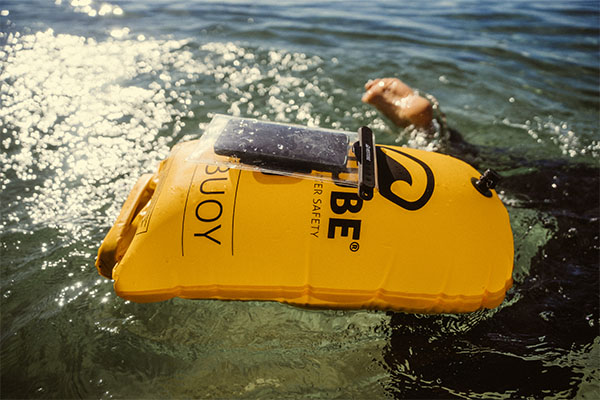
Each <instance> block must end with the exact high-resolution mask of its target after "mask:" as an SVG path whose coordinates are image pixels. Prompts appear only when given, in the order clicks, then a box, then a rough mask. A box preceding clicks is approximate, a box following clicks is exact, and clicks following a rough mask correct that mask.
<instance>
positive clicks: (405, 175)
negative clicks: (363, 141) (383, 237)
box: [377, 146, 435, 211]
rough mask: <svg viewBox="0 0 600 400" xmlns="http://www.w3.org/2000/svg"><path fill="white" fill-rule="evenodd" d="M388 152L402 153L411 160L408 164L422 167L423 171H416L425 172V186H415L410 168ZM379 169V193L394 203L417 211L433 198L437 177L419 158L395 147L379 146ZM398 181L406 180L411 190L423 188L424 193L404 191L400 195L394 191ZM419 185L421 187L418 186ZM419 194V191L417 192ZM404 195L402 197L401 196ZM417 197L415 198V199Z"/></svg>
mask: <svg viewBox="0 0 600 400" xmlns="http://www.w3.org/2000/svg"><path fill="white" fill-rule="evenodd" d="M387 152H393V153H397V154H400V155H401V156H402V157H405V158H407V159H408V160H410V161H409V162H408V163H407V165H410V164H412V165H411V168H412V167H413V166H415V167H417V168H420V169H422V172H421V171H418V172H417V171H416V170H414V172H413V174H415V173H418V174H419V173H420V174H422V173H424V175H425V178H426V182H425V185H424V186H425V187H424V188H422V187H421V186H423V185H415V188H413V175H411V173H410V172H409V170H408V169H407V168H406V167H405V166H404V165H402V164H400V163H399V162H398V161H397V160H396V159H395V158H392V157H391V154H390V155H388V154H387ZM377 171H378V182H379V193H380V194H381V195H382V196H383V197H385V198H386V199H388V200H389V201H391V202H392V203H395V204H397V205H398V206H400V207H402V208H404V209H406V210H409V211H416V210H419V209H420V208H422V207H423V206H425V204H427V202H428V201H429V200H430V199H431V196H432V195H433V189H434V187H435V178H434V176H433V172H432V171H431V168H429V166H428V165H427V164H425V163H424V162H423V161H421V160H419V159H418V158H416V157H414V156H412V155H410V154H408V153H405V152H403V151H400V150H398V149H395V148H390V147H386V146H377ZM397 182H405V183H406V184H408V186H410V188H409V192H414V191H415V190H419V189H420V190H422V194H421V195H420V196H418V197H417V196H413V193H403V194H402V195H398V194H396V193H394V190H393V186H396V187H397V185H398V184H397ZM395 183H396V185H394V184H395ZM416 186H419V188H416ZM417 195H418V193H417ZM401 196H402V197H401ZM415 197H417V198H416V199H415V200H413V199H414V198H415Z"/></svg>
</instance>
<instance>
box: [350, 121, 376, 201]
mask: <svg viewBox="0 0 600 400" xmlns="http://www.w3.org/2000/svg"><path fill="white" fill-rule="evenodd" d="M352 151H354V155H356V159H357V161H358V196H359V197H360V198H361V199H363V200H371V199H372V198H373V189H375V186H377V180H376V175H375V165H376V160H375V135H374V134H373V131H372V130H371V129H369V128H368V127H366V126H361V127H360V128H359V129H358V142H355V143H354V145H352Z"/></svg>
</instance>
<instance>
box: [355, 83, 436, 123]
mask: <svg viewBox="0 0 600 400" xmlns="http://www.w3.org/2000/svg"><path fill="white" fill-rule="evenodd" d="M365 89H366V92H365V94H364V95H363V97H362V101H363V102H364V103H368V104H371V105H373V106H375V107H376V108H377V109H378V110H379V111H381V112H382V113H383V114H384V115H385V116H386V117H388V118H389V119H390V120H391V121H392V122H393V123H394V124H396V125H398V126H400V127H407V126H409V125H414V126H415V127H416V128H421V129H426V130H428V129H430V128H431V124H432V122H433V106H432V105H431V103H430V102H429V101H428V100H427V99H426V98H424V97H422V96H420V95H419V94H417V93H415V92H414V90H412V89H411V88H410V87H409V86H408V85H406V84H405V83H404V82H402V81H401V80H400V79H398V78H382V79H375V80H370V81H368V82H367V83H366V84H365Z"/></svg>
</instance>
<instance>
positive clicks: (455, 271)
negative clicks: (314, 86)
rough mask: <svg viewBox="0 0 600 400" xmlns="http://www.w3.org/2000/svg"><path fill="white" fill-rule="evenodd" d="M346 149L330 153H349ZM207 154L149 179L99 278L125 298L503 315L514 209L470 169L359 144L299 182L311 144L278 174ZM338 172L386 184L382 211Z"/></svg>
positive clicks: (186, 153) (427, 155) (112, 234)
mask: <svg viewBox="0 0 600 400" xmlns="http://www.w3.org/2000/svg"><path fill="white" fill-rule="evenodd" d="M234 120H235V119H234ZM244 121H247V120H244ZM259 124H260V123H259ZM236 126H238V127H239V126H241V125H236ZM246 126H247V125H246ZM259 128H260V127H259ZM253 129H254V130H255V131H256V129H257V128H256V126H254V127H253ZM221 130H222V129H221ZM256 132H258V131H256ZM247 133H248V132H245V133H244V134H245V135H246V134H247ZM254 133H255V132H254V131H253V132H251V133H250V134H254ZM279 133H280V134H281V132H279ZM240 137H241V136H240ZM248 137H249V136H247V135H246V136H244V138H245V139H244V140H246V139H247V138H248ZM257 137H258V136H257ZM299 137H300V136H299ZM302 137H303V136H302ZM348 137H349V138H350V139H352V136H351V135H350V136H348ZM234 138H235V137H234ZM328 138H329V137H328ZM226 139H227V138H226ZM338 139H339V140H338ZM338 139H335V140H333V142H332V143H330V145H328V146H330V147H335V146H339V147H340V149H341V150H339V151H345V147H344V146H346V142H345V139H344V138H343V137H341V136H340V137H339V138H338ZM318 140H322V138H318ZM328 140H329V139H328ZM248 141H251V139H248ZM202 142H203V138H202V139H200V140H198V141H191V142H185V143H180V144H179V145H177V146H175V147H174V148H173V150H172V153H171V155H170V156H169V157H168V158H167V159H166V160H164V161H162V162H161V163H160V166H159V168H158V171H157V172H156V173H155V174H153V175H144V176H142V177H141V178H140V179H139V180H138V182H137V183H136V184H135V186H134V188H133V190H132V191H131V193H130V195H129V197H128V198H127V200H126V201H125V204H124V205H123V208H122V210H121V213H120V215H119V217H118V218H117V221H116V223H115V225H114V226H113V227H112V228H111V229H110V231H109V233H108V234H107V236H106V238H105V239H104V242H103V244H102V246H101V247H100V249H99V252H98V258H97V261H96V266H97V268H98V271H99V273H100V274H101V275H103V276H105V277H108V278H112V279H114V288H115V291H116V293H117V294H118V295H119V296H121V297H123V298H124V299H128V300H132V301H136V302H152V301H161V300H166V299H169V298H172V297H182V298H190V299H222V300H273V301H280V302H284V303H289V304H293V305H298V306H307V307H327V308H371V309H391V310H401V311H411V312H427V313H433V312H435V313H442V312H443V313H449V312H469V311H474V310H477V309H480V308H494V307H497V306H498V305H499V304H501V302H502V301H503V299H504V297H505V293H506V291H507V289H508V288H509V287H510V286H511V284H512V269H513V256H514V249H513V236H512V232H511V228H510V222H509V217H508V213H507V211H506V208H505V207H504V206H503V204H502V202H501V201H500V199H499V198H498V196H497V194H496V192H495V191H494V190H493V189H490V188H486V187H485V185H483V186H484V187H482V185H481V180H480V179H479V178H480V174H479V173H478V172H477V171H476V170H475V169H473V168H472V167H471V166H469V165H468V164H466V163H464V162H462V161H460V160H458V159H456V158H452V157H450V156H447V155H443V154H439V153H434V152H427V151H422V150H417V149H411V148H403V147H396V146H382V145H374V143H370V142H369V141H368V140H367V142H366V143H363V142H362V141H357V142H356V143H358V144H356V145H354V146H353V143H352V140H349V142H348V144H347V145H348V148H351V149H352V150H351V151H350V152H349V153H348V154H349V157H346V155H344V156H343V157H341V158H340V157H338V158H337V159H336V158H335V157H333V156H331V155H329V154H325V155H324V156H321V155H316V156H314V157H313V158H311V159H310V160H308V161H306V160H304V159H302V160H300V161H298V163H299V164H298V165H299V167H298V168H297V171H296V172H298V173H290V171H292V172H293V165H294V163H295V162H296V161H297V160H296V159H295V158H294V157H293V156H290V154H292V155H294V154H299V153H302V151H299V150H297V148H298V147H299V146H298V142H294V143H293V145H290V146H288V147H290V148H291V149H292V150H294V148H295V149H296V150H294V151H293V152H291V153H289V154H288V153H285V152H284V151H283V150H282V151H281V152H280V155H281V157H283V158H281V157H280V158H277V157H276V159H275V161H272V162H271V164H273V165H276V170H275V171H273V169H272V168H270V169H269V168H267V169H261V168H263V167H264V165H263V166H261V164H260V163H256V162H253V161H251V160H250V161H244V160H243V154H244V153H245V152H250V153H253V152H254V153H257V152H258V153H260V151H257V148H256V147H253V148H251V149H250V150H252V151H249V150H248V149H249V148H244V149H242V150H240V149H239V148H237V147H235V146H237V143H238V142H236V143H235V146H233V147H234V148H232V146H231V145H228V144H227V143H226V142H227V140H225V139H222V137H221V138H220V139H219V138H217V140H216V141H214V142H211V145H212V147H211V148H209V149H208V150H207V148H206V144H204V147H199V146H203V144H202ZM359 142H360V143H359ZM223 143H225V145H223ZM290 143H291V142H290ZM222 145H223V146H224V147H225V150H223V149H221V147H220V146H222ZM360 146H362V150H361V148H360ZM275 147H276V148H282V147H283V146H282V145H281V144H276V146H275ZM275 147H274V148H275ZM300 147H301V146H300ZM309 147H310V146H308V145H306V146H305V149H307V151H305V153H306V154H308V155H309V156H310V155H311V154H316V152H315V151H314V149H313V150H311V149H310V148H309ZM199 148H201V150H202V151H200V153H201V156H198V157H197V156H195V154H196V155H197V154H199V153H198V152H199V150H198V149H199ZM227 148H229V150H227ZM215 151H216V152H217V153H219V154H217V153H215ZM228 151H230V153H227V152H228ZM339 151H338V155H339ZM236 152H238V153H239V154H238V153H236ZM272 153H275V152H272ZM284 153H285V154H284ZM202 154H204V155H202ZM207 154H208V156H207ZM352 154H354V155H355V156H354V157H353V156H352ZM275 156H278V155H277V154H275ZM207 157H213V160H215V161H214V162H211V161H210V160H209V159H208V158H207ZM290 157H291V158H290ZM319 157H321V158H322V159H321V158H319ZM258 158H260V155H259V157H258ZM220 159H227V160H230V161H231V160H233V161H231V162H240V160H241V163H242V164H244V163H246V162H247V163H248V165H249V166H250V167H249V168H243V167H242V168H237V167H236V165H234V164H231V163H227V162H221V161H219V160H220ZM289 159H293V160H292V161H291V162H290V163H289V165H288V164H286V162H284V161H285V160H289ZM327 160H333V161H332V162H331V166H330V167H323V168H320V167H315V165H317V164H319V163H322V164H323V165H325V166H326V165H327ZM311 163H312V164H311ZM336 163H337V164H336ZM363 163H364V165H365V166H366V165H370V171H371V172H369V171H363V170H362V169H361V168H360V167H361V166H362V165H363ZM369 163H370V164H369ZM351 164H352V165H351ZM290 165H291V166H292V167H290ZM311 165H313V166H312V167H311ZM336 165H341V166H342V167H344V166H352V168H351V169H352V171H354V172H357V170H360V171H359V172H360V173H357V174H356V175H359V178H358V179H360V180H361V182H363V181H364V182H366V185H367V186H368V185H369V182H371V183H373V182H374V183H375V184H374V185H371V188H373V186H374V190H372V194H371V196H370V198H369V194H368V193H366V192H365V193H361V192H360V191H358V192H357V187H360V183H361V182H358V183H353V182H352V180H351V179H350V178H348V179H347V180H345V179H346V178H344V173H349V172H348V170H340V169H336V168H337V167H336ZM311 168H315V169H319V168H320V169H321V172H320V173H318V174H316V173H315V172H314V170H311ZM328 169H329V170H328ZM277 171H279V172H277ZM373 171H374V172H373ZM370 174H371V175H370ZM328 176H329V177H332V178H331V179H329V178H328ZM478 184H479V185H478Z"/></svg>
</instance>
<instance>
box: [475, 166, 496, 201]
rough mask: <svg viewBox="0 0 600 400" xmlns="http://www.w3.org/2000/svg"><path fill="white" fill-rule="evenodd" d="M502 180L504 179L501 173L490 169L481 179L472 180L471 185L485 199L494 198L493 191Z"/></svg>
mask: <svg viewBox="0 0 600 400" xmlns="http://www.w3.org/2000/svg"><path fill="white" fill-rule="evenodd" d="M501 180H502V177H501V176H500V174H499V173H497V172H496V171H494V170H493V169H488V170H486V171H485V172H484V173H483V175H481V176H480V177H479V179H476V178H471V183H472V184H473V186H474V187H475V189H477V191H478V192H479V193H481V194H482V195H484V196H485V197H492V192H491V189H494V188H495V187H496V185H497V184H498V182H500V181H501Z"/></svg>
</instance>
